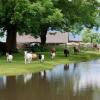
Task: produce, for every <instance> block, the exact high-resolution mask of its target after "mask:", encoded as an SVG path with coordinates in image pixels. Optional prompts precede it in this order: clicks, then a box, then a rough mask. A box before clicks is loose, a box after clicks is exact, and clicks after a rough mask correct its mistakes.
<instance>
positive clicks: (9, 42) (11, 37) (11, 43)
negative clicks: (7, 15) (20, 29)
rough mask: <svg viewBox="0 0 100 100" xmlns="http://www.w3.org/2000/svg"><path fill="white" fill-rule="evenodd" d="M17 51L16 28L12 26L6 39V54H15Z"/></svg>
mask: <svg viewBox="0 0 100 100" xmlns="http://www.w3.org/2000/svg"><path fill="white" fill-rule="evenodd" d="M15 50H16V27H15V26H14V25H11V26H10V27H9V28H8V29H7V39H6V52H10V53H12V52H14V51H15Z"/></svg>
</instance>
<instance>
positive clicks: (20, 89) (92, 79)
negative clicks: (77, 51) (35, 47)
mask: <svg viewBox="0 0 100 100" xmlns="http://www.w3.org/2000/svg"><path fill="white" fill-rule="evenodd" d="M99 72H100V60H97V61H91V62H87V63H85V62H83V63H79V64H70V65H67V64H66V65H63V64H62V65H57V66H56V67H55V68H54V69H52V70H45V71H41V72H39V73H35V74H25V75H19V76H9V77H5V76H4V77H0V100H99V98H100V96H99V90H100V78H99V76H100V73H99Z"/></svg>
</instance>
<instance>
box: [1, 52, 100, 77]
mask: <svg viewBox="0 0 100 100" xmlns="http://www.w3.org/2000/svg"><path fill="white" fill-rule="evenodd" d="M44 54H45V61H44V62H43V63H40V62H39V61H38V60H35V61H33V62H32V63H31V64H24V56H23V55H24V54H23V53H22V52H21V53H17V54H14V60H13V62H12V63H7V62H6V57H5V56H2V57H0V75H19V74H24V73H30V72H32V73H34V72H38V71H41V70H46V69H51V68H53V67H54V66H55V65H57V64H68V63H75V62H83V61H89V60H92V59H98V58H100V52H96V51H83V52H81V53H80V54H78V55H72V54H71V55H70V56H69V57H64V55H63V53H62V52H57V56H56V58H55V59H54V60H51V59H50V53H49V52H46V53H44Z"/></svg>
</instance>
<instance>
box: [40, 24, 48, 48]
mask: <svg viewBox="0 0 100 100" xmlns="http://www.w3.org/2000/svg"><path fill="white" fill-rule="evenodd" d="M47 30H48V26H46V25H45V26H42V27H41V34H40V39H41V46H42V47H43V46H45V44H46V35H47Z"/></svg>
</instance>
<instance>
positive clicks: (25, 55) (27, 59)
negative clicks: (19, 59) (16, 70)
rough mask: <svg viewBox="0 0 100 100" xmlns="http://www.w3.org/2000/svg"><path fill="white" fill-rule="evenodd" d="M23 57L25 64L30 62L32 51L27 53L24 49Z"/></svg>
mask: <svg viewBox="0 0 100 100" xmlns="http://www.w3.org/2000/svg"><path fill="white" fill-rule="evenodd" d="M24 59H25V64H26V63H31V61H32V53H28V52H27V51H24Z"/></svg>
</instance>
